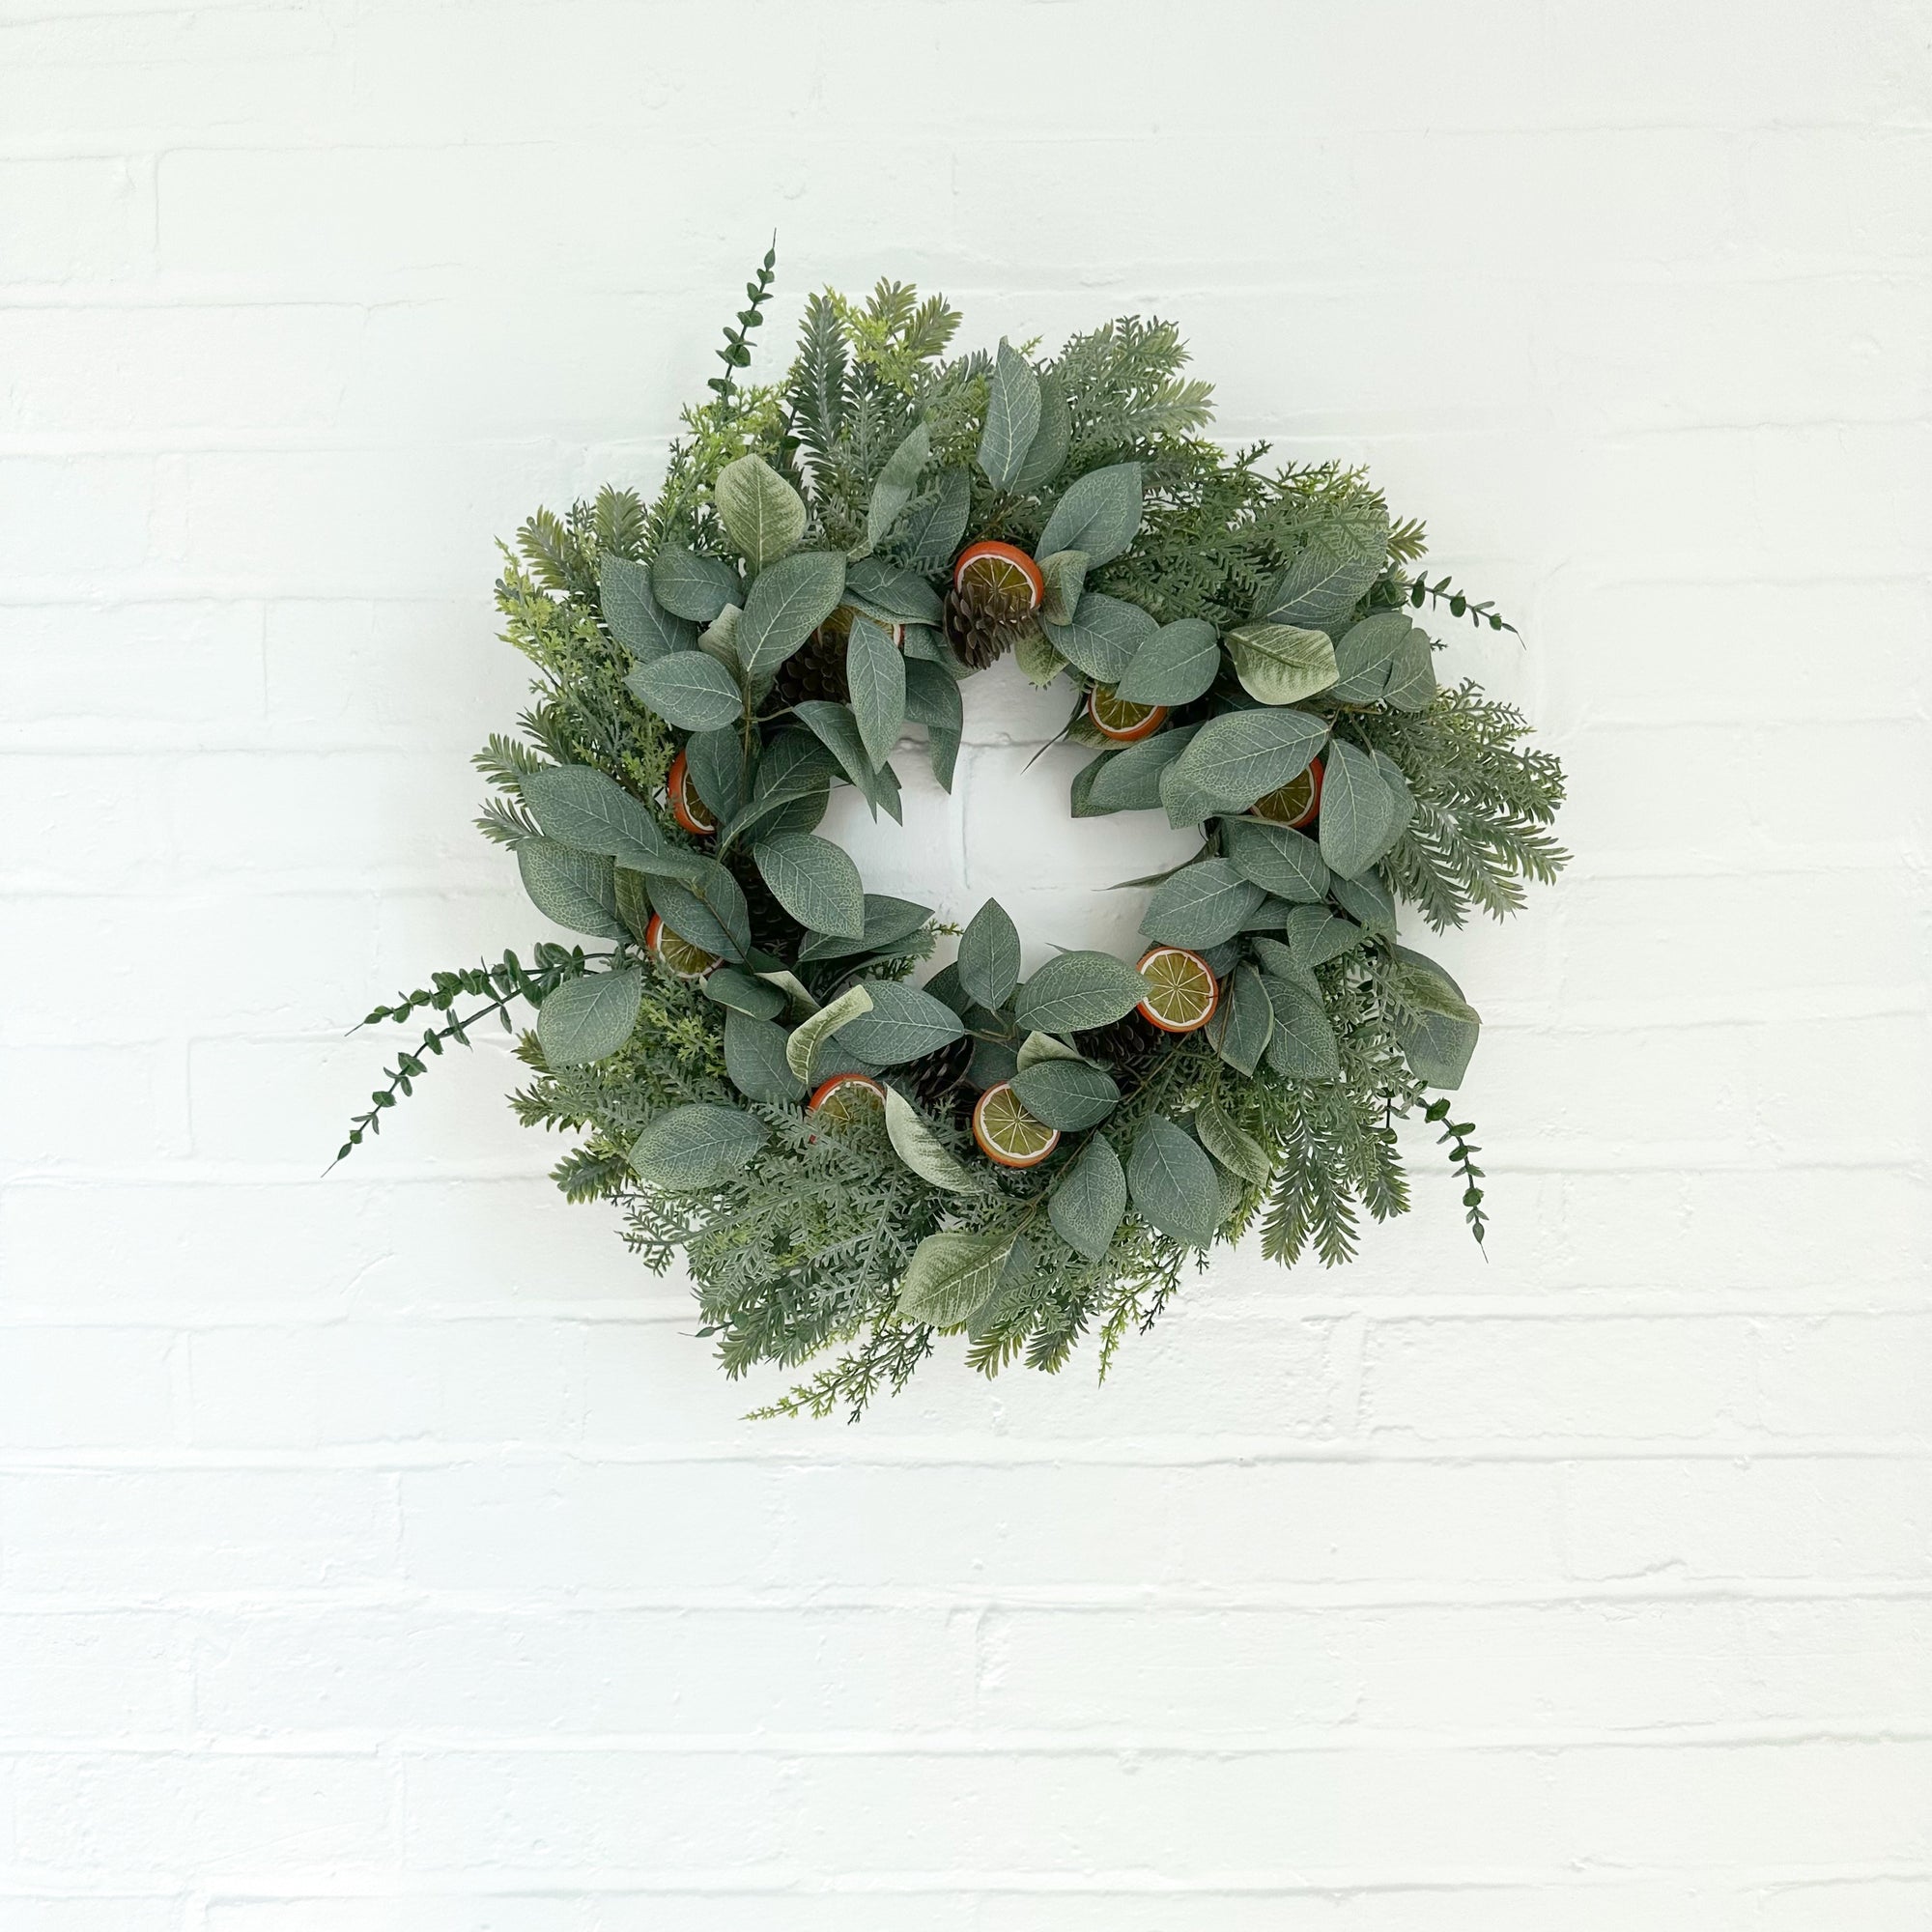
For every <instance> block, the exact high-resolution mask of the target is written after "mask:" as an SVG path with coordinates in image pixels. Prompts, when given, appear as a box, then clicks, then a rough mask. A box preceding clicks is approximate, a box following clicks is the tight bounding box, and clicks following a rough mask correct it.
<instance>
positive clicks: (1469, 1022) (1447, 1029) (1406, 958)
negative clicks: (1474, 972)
mask: <svg viewBox="0 0 1932 1932" xmlns="http://www.w3.org/2000/svg"><path fill="white" fill-rule="evenodd" d="M1395 956H1396V961H1397V966H1398V979H1397V986H1398V989H1399V990H1400V992H1401V993H1402V996H1403V999H1404V1001H1405V1003H1406V1005H1407V1007H1408V1009H1409V1015H1408V1017H1407V1018H1406V1019H1405V1020H1404V1021H1403V1022H1402V1023H1401V1024H1400V1025H1398V1026H1397V1027H1396V1029H1395V1035H1396V1037H1397V1038H1398V1039H1399V1040H1400V1041H1401V1042H1402V1049H1403V1052H1404V1053H1405V1054H1406V1055H1407V1057H1408V1064H1409V1066H1410V1068H1411V1069H1412V1070H1413V1072H1414V1074H1415V1077H1416V1078H1417V1079H1418V1080H1425V1081H1427V1082H1428V1083H1429V1085H1430V1086H1432V1087H1439V1088H1441V1089H1442V1090H1443V1091H1444V1092H1445V1093H1453V1092H1454V1091H1455V1090H1456V1089H1457V1088H1458V1087H1460V1086H1461V1085H1462V1084H1463V1074H1464V1073H1466V1072H1467V1071H1468V1070H1469V1059H1470V1056H1471V1055H1472V1054H1473V1053H1474V1052H1475V1050H1476V1041H1477V1039H1478V1037H1480V1035H1481V1033H1482V1030H1483V1022H1482V1020H1481V1018H1480V1017H1479V1015H1478V1014H1477V1012H1476V1009H1475V1008H1473V1007H1472V1006H1470V1005H1469V1003H1468V1001H1466V1000H1465V999H1463V989H1462V987H1460V986H1459V985H1457V983H1456V982H1455V980H1452V979H1451V978H1450V977H1449V975H1448V974H1447V973H1445V972H1444V971H1443V970H1442V968H1441V967H1439V966H1438V965H1436V964H1435V961H1434V960H1433V959H1430V958H1427V957H1425V956H1424V955H1423V954H1422V953H1420V952H1410V951H1409V950H1408V949H1407V948H1406V947H1405V946H1399V947H1397V948H1396V953H1395Z"/></svg>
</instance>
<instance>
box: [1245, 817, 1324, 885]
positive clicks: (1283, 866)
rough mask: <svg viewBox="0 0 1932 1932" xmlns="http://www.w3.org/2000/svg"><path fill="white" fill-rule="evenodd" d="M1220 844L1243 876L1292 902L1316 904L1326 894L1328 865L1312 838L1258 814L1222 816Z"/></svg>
mask: <svg viewBox="0 0 1932 1932" xmlns="http://www.w3.org/2000/svg"><path fill="white" fill-rule="evenodd" d="M1221 848H1222V850H1223V851H1225V852H1226V853H1227V855H1228V858H1229V861H1230V863H1231V864H1232V865H1233V866H1234V867H1235V869H1236V871H1237V872H1238V873H1240V875H1241V876H1242V878H1244V879H1252V880H1253V881H1254V882H1255V884H1256V885H1258V886H1260V887H1261V889H1262V890H1263V891H1264V892H1265V893H1269V894H1272V895H1273V896H1274V897H1276V898H1278V899H1287V900H1289V901H1291V902H1292V903H1294V904H1308V905H1319V904H1321V901H1322V900H1323V899H1325V898H1326V897H1327V896H1328V867H1326V866H1325V865H1324V864H1323V863H1322V859H1321V847H1320V846H1319V845H1317V844H1316V842H1315V840H1314V839H1312V838H1307V837H1305V836H1304V835H1303V834H1301V833H1299V832H1294V831H1291V830H1290V829H1289V827H1287V826H1286V825H1270V824H1268V823H1267V821H1266V820H1265V819H1260V818H1224V819H1223V820H1222V821H1221Z"/></svg>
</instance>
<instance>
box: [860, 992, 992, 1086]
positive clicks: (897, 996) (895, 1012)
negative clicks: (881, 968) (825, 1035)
mask: <svg viewBox="0 0 1932 1932" xmlns="http://www.w3.org/2000/svg"><path fill="white" fill-rule="evenodd" d="M868 990H869V991H870V993H871V996H872V1004H871V1006H870V1008H869V1009H867V1011H865V1012H863V1013H860V1014H857V1015H856V1016H855V1017H854V1018H852V1019H850V1020H848V1021H846V1023H845V1025H844V1027H843V1029H842V1034H843V1038H844V1042H845V1044H846V1045H847V1046H849V1047H850V1048H851V1049H852V1051H853V1052H854V1053H856V1054H858V1055H859V1057H860V1058H861V1059H863V1060H865V1061H867V1062H869V1063H870V1065H873V1066H898V1065H902V1064H903V1063H904V1062H906V1061H908V1060H917V1059H919V1058H920V1056H921V1055H922V1054H926V1053H932V1052H935V1051H936V1050H937V1049H938V1048H940V1047H942V1046H946V1045H949V1044H950V1043H951V1042H952V1041H953V1040H955V1039H957V1038H958V1037H959V1036H960V1035H961V1034H962V1033H964V1032H965V1031H966V1027H965V1023H964V1022H963V1021H962V1020H961V1019H960V1017H959V1015H958V1014H957V1013H955V1012H954V1011H953V1010H952V1008H951V1007H949V1006H948V1005H947V1004H946V1003H945V1002H944V1001H943V1000H935V999H934V998H933V997H932V995H931V994H930V993H927V992H923V991H921V989H920V988H919V987H917V986H908V985H904V984H902V983H901V982H900V981H898V980H872V981H870V982H869V987H868Z"/></svg>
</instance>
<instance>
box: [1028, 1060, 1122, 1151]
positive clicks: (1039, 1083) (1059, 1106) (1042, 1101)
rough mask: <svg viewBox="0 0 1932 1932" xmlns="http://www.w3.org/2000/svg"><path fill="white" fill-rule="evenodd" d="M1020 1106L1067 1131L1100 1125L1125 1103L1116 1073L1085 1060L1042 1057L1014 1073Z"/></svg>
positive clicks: (1050, 1125) (1049, 1124) (1052, 1125)
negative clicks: (1115, 1076) (1116, 1081)
mask: <svg viewBox="0 0 1932 1932" xmlns="http://www.w3.org/2000/svg"><path fill="white" fill-rule="evenodd" d="M1013 1092H1014V1093H1015V1094H1018V1095H1019V1099H1020V1105H1021V1106H1023V1107H1024V1108H1025V1109H1026V1110H1027V1112H1028V1113H1029V1114H1031V1115H1032V1116H1033V1117H1034V1119H1035V1120H1037V1121H1044V1122H1046V1124H1047V1125H1048V1126H1049V1127H1059V1128H1060V1129H1061V1130H1062V1131H1063V1132H1066V1133H1077V1132H1078V1131H1079V1130H1080V1129H1081V1128H1083V1127H1093V1126H1097V1125H1098V1124H1099V1123H1100V1122H1102V1121H1104V1120H1105V1119H1106V1118H1107V1116H1108V1115H1109V1114H1111V1113H1112V1112H1113V1111H1114V1109H1115V1108H1116V1107H1118V1106H1119V1105H1120V1104H1121V1090H1120V1089H1119V1088H1118V1087H1117V1086H1116V1085H1115V1084H1114V1078H1113V1075H1112V1074H1110V1073H1108V1072H1107V1071H1106V1070H1105V1069H1104V1068H1102V1067H1098V1066H1094V1065H1091V1064H1090V1063H1089V1062H1087V1061H1085V1060H1059V1059H1055V1060H1042V1061H1039V1062H1037V1063H1036V1064H1035V1065H1032V1066H1023V1067H1021V1068H1020V1070H1019V1071H1018V1072H1017V1073H1016V1074H1014V1075H1013Z"/></svg>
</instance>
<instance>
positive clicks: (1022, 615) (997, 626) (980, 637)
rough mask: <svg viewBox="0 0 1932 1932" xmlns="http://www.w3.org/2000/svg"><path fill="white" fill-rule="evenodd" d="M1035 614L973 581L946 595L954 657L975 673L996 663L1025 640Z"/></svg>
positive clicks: (947, 631) (948, 631) (947, 627)
mask: <svg viewBox="0 0 1932 1932" xmlns="http://www.w3.org/2000/svg"><path fill="white" fill-rule="evenodd" d="M1032 621H1033V619H1032V614H1031V612H1030V611H1029V610H1026V609H1023V608H1022V607H1020V606H1019V605H1018V604H1017V603H1016V602H1015V601H1014V600H1012V599H1009V598H1005V597H1002V596H1000V595H998V594H997V593H992V594H988V593H986V592H983V591H981V590H980V589H979V588H978V587H977V586H976V585H975V584H974V583H973V582H971V581H970V580H969V581H968V582H967V583H966V585H965V586H964V587H963V588H959V587H956V586H955V587H954V588H952V589H951V590H949V591H948V592H947V593H946V636H947V639H948V641H949V642H950V643H951V644H952V651H953V655H954V656H955V657H957V658H958V660H959V662H960V663H961V664H964V665H970V666H971V667H972V668H974V669H975V670H984V669H985V668H986V667H987V666H988V665H989V664H995V663H997V662H998V661H999V660H1000V659H1001V658H1003V657H1005V656H1006V654H1007V653H1008V652H1009V650H1011V649H1012V647H1013V646H1014V645H1015V644H1016V643H1018V642H1019V640H1020V639H1022V638H1023V637H1025V636H1026V633H1027V627H1028V625H1029V624H1031V622H1032Z"/></svg>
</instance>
